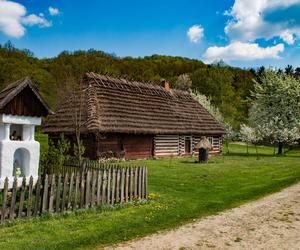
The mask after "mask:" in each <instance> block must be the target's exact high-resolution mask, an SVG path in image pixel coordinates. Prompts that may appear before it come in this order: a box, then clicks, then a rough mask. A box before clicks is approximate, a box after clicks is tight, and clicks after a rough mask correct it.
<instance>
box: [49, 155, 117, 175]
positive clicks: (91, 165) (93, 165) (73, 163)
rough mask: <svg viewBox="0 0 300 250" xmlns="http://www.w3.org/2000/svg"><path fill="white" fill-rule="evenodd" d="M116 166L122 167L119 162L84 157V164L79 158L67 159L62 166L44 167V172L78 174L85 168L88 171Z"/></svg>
mask: <svg viewBox="0 0 300 250" xmlns="http://www.w3.org/2000/svg"><path fill="white" fill-rule="evenodd" d="M115 167H121V165H119V164H118V163H107V162H104V163H101V162H99V161H96V160H89V159H84V160H83V161H82V164H81V165H79V163H78V160H77V159H73V158H71V159H67V160H65V162H64V164H63V165H62V166H57V165H50V166H47V167H46V168H45V169H44V174H48V175H50V174H56V175H58V174H62V175H64V174H66V173H68V174H71V173H74V174H76V173H77V172H81V171H82V170H84V171H85V172H87V171H93V170H99V169H103V168H104V169H106V168H115Z"/></svg>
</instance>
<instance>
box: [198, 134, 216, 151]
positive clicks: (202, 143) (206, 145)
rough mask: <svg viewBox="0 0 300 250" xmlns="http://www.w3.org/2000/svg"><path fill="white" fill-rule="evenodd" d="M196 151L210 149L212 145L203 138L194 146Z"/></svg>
mask: <svg viewBox="0 0 300 250" xmlns="http://www.w3.org/2000/svg"><path fill="white" fill-rule="evenodd" d="M195 148H196V149H199V148H204V149H212V145H211V143H210V141H209V140H208V139H207V138H206V137H205V136H204V137H202V138H201V140H200V141H199V142H198V143H197V144H196V145H195Z"/></svg>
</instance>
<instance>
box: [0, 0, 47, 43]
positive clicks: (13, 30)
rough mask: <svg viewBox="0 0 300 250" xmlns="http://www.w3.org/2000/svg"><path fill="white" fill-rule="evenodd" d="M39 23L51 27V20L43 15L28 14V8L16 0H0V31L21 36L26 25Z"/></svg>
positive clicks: (13, 35) (40, 25) (41, 25)
mask: <svg viewBox="0 0 300 250" xmlns="http://www.w3.org/2000/svg"><path fill="white" fill-rule="evenodd" d="M26 25H27V26H32V25H39V27H49V26H51V22H49V21H47V20H46V19H45V18H44V17H43V16H37V15H35V14H31V15H29V16H26V8H25V7H24V6H23V5H21V4H19V3H16V2H13V1H6V0H0V32H3V33H4V34H5V35H7V36H10V37H15V38H19V37H22V36H24V34H25V27H24V26H26Z"/></svg>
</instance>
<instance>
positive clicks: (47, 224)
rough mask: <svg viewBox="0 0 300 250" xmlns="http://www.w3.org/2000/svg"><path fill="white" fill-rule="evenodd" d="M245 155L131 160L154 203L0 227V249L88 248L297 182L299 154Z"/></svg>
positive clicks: (234, 149) (237, 151) (239, 150)
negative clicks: (144, 170)
mask: <svg viewBox="0 0 300 250" xmlns="http://www.w3.org/2000/svg"><path fill="white" fill-rule="evenodd" d="M245 152H246V149H245V147H244V146H240V145H235V144H234V145H230V155H225V156H216V157H212V158H211V159H210V163H209V164H198V163H195V158H169V159H159V160H149V161H134V162H132V163H133V164H139V165H140V164H146V165H147V166H148V168H149V171H148V172H149V191H150V192H151V193H155V194H156V195H157V196H158V198H157V199H156V200H153V201H150V202H148V203H146V204H138V203H137V204H131V205H126V206H122V207H121V206H120V207H117V208H116V209H115V210H114V211H112V210H111V209H105V208H102V209H100V208H99V209H98V210H94V211H88V212H77V213H72V214H66V215H60V216H53V217H52V216H45V217H44V218H41V219H33V220H31V221H21V222H17V223H12V224H8V225H4V226H0V235H1V236H0V249H31V250H32V249H93V248H95V247H97V246H98V247H99V246H104V245H107V244H113V243H117V242H120V241H124V240H129V239H132V238H134V237H140V236H144V235H147V234H150V233H153V232H156V231H158V230H163V229H169V228H172V227H176V226H179V225H181V224H184V223H186V222H189V221H191V220H192V219H195V218H201V217H203V216H206V215H210V214H216V213H217V212H219V211H222V210H224V209H228V208H232V207H235V206H238V205H240V204H242V203H245V202H247V201H250V200H254V199H257V198H259V197H262V196H264V195H267V194H269V193H272V192H276V191H279V190H280V189H282V188H284V187H286V186H289V185H291V184H293V183H296V182H298V181H300V163H299V160H300V151H297V150H293V151H291V152H288V153H287V156H285V157H274V156H273V148H270V147H259V152H260V153H261V156H260V159H259V160H256V156H255V149H254V147H250V155H249V156H245V155H244V154H245Z"/></svg>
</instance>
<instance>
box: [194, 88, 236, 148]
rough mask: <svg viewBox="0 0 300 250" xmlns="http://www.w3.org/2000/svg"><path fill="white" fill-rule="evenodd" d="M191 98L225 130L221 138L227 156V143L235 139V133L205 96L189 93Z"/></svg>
mask: <svg viewBox="0 0 300 250" xmlns="http://www.w3.org/2000/svg"><path fill="white" fill-rule="evenodd" d="M191 95H192V97H193V98H194V99H195V100H196V101H197V102H199V103H200V105H201V106H202V107H204V108H205V109H206V110H207V111H208V112H209V113H210V114H211V115H212V116H213V117H214V118H215V119H216V120H217V121H218V122H220V123H221V124H223V125H224V126H225V128H226V132H227V133H226V134H225V135H224V136H223V140H224V141H225V145H226V149H227V154H229V146H228V144H229V142H230V141H232V139H233V138H234V137H235V133H234V131H233V129H232V127H231V125H230V124H229V123H227V122H225V120H224V117H223V115H222V114H221V112H220V110H219V109H218V108H217V107H215V106H214V105H213V104H212V103H211V99H210V98H209V97H207V96H205V95H202V94H200V93H198V92H196V93H191Z"/></svg>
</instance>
